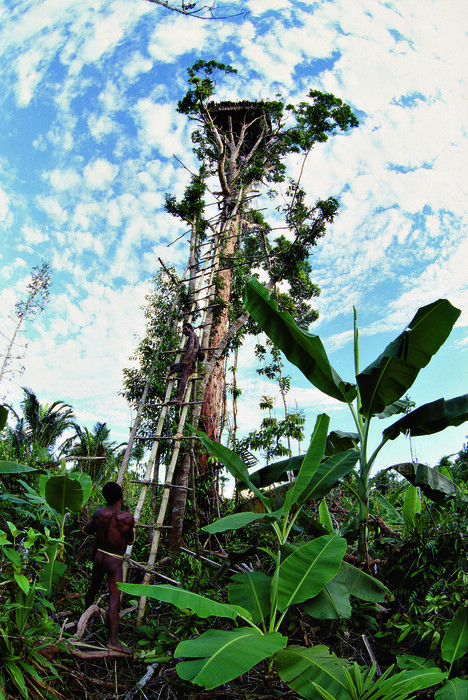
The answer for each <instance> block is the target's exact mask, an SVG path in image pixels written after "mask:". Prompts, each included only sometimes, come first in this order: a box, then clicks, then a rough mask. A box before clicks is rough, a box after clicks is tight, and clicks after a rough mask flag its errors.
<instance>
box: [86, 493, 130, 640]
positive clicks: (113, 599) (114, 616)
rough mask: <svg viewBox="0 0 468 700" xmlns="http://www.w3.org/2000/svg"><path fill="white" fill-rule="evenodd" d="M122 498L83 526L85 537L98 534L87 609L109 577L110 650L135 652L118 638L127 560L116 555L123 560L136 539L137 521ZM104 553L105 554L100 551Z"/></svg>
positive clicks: (108, 618)
mask: <svg viewBox="0 0 468 700" xmlns="http://www.w3.org/2000/svg"><path fill="white" fill-rule="evenodd" d="M122 503H123V501H122V499H119V500H118V501H116V502H115V503H111V504H107V505H106V506H104V508H98V510H96V511H94V513H93V516H92V518H91V520H89V521H88V522H87V523H86V525H85V526H84V527H83V532H84V533H85V535H93V534H95V535H96V539H95V550H96V554H95V556H94V562H93V573H92V576H91V584H90V587H89V590H88V592H87V593H86V596H85V608H86V610H87V609H88V608H89V607H90V605H92V604H93V602H94V601H95V599H96V597H97V596H98V594H99V589H100V587H101V583H102V580H103V578H104V576H105V575H107V585H108V587H109V608H108V611H107V620H108V626H109V640H108V642H107V648H108V649H112V650H114V651H121V652H123V653H130V654H131V653H132V650H131V649H129V648H128V647H124V646H123V645H122V644H121V643H120V642H119V638H118V626H119V612H120V591H119V589H118V587H117V584H118V583H121V582H122V581H123V570H122V566H123V559H119V558H117V557H113V556H112V554H116V555H118V556H120V557H123V555H124V554H125V549H126V547H127V544H132V543H133V542H134V540H135V531H134V524H135V520H134V517H133V515H132V514H131V513H125V512H122ZM100 549H102V550H104V551H105V552H109V554H104V552H100V551H98V550H100Z"/></svg>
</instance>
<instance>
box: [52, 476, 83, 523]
mask: <svg viewBox="0 0 468 700" xmlns="http://www.w3.org/2000/svg"><path fill="white" fill-rule="evenodd" d="M45 499H46V501H47V503H48V504H49V506H50V507H51V508H54V510H56V511H57V512H58V513H59V514H60V515H64V514H65V513H66V512H67V510H69V511H71V512H72V513H77V512H78V511H79V510H80V508H81V506H82V504H83V489H82V487H81V484H80V482H79V481H76V480H75V479H70V478H69V477H68V476H51V477H50V478H49V479H48V481H47V483H46V486H45Z"/></svg>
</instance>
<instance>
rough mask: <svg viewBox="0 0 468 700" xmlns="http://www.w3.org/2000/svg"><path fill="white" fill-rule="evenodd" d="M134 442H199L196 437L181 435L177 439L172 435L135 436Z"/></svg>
mask: <svg viewBox="0 0 468 700" xmlns="http://www.w3.org/2000/svg"><path fill="white" fill-rule="evenodd" d="M135 440H200V438H199V437H198V435H181V436H180V437H178V438H176V437H174V435H154V436H149V437H143V435H136V436H135ZM142 483H143V482H142ZM148 483H152V482H148Z"/></svg>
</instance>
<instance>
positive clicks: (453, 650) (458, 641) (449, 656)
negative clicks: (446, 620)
mask: <svg viewBox="0 0 468 700" xmlns="http://www.w3.org/2000/svg"><path fill="white" fill-rule="evenodd" d="M467 652H468V607H467V606H465V607H463V608H461V609H460V610H459V611H458V612H457V614H456V615H455V617H454V618H453V620H452V622H451V624H450V627H449V628H448V630H447V632H446V633H445V634H444V638H443V640H442V646H441V649H440V653H441V656H442V658H443V660H444V661H447V663H449V664H450V668H452V666H453V663H454V662H455V661H456V660H457V659H459V658H461V657H462V656H463V655H464V654H466V653H467Z"/></svg>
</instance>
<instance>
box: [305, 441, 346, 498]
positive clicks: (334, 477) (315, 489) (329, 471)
mask: <svg viewBox="0 0 468 700" xmlns="http://www.w3.org/2000/svg"><path fill="white" fill-rule="evenodd" d="M358 458H359V453H358V452H357V450H347V451H346V452H341V453H340V454H337V455H333V456H332V457H329V458H328V459H325V460H324V461H323V462H321V463H320V464H319V467H318V469H317V471H316V472H315V473H314V475H313V476H312V478H311V480H310V483H309V484H308V486H307V488H306V489H304V491H303V492H302V494H301V496H300V498H299V501H298V504H299V505H301V504H302V503H304V502H305V501H309V500H312V499H314V500H315V499H319V498H323V497H324V496H326V494H327V493H328V492H329V491H330V489H331V488H332V487H333V486H334V485H335V484H336V482H337V481H339V479H341V478H342V477H343V476H346V474H349V472H350V471H352V470H353V469H354V466H355V464H356V462H357V460H358Z"/></svg>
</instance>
